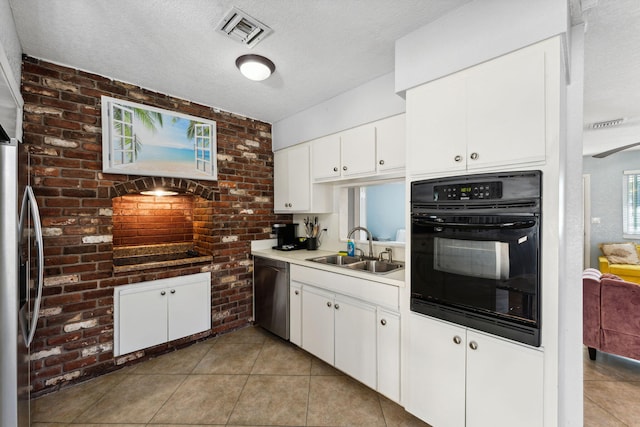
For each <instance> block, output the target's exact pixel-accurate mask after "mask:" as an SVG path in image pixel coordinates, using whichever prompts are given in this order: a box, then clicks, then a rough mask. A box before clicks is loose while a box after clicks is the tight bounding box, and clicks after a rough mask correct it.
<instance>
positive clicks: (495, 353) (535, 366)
mask: <svg viewBox="0 0 640 427" xmlns="http://www.w3.org/2000/svg"><path fill="white" fill-rule="evenodd" d="M543 363H544V359H543V353H542V351H540V350H536V349H532V348H528V347H525V346H522V345H518V344H515V343H511V342H508V341H505V340H503V339H500V338H494V337H490V336H487V335H484V334H479V333H476V332H473V331H467V427H481V426H487V425H491V426H492V427H507V426H518V427H541V426H542V425H543V398H542V393H543V366H544V365H543ZM434 424H435V425H440V424H438V423H434Z"/></svg>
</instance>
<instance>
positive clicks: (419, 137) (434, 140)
mask: <svg viewBox="0 0 640 427" xmlns="http://www.w3.org/2000/svg"><path fill="white" fill-rule="evenodd" d="M465 86H466V83H465V80H464V76H463V75H461V74H460V73H459V74H454V75H452V76H449V77H444V78H442V79H440V80H436V81H434V82H431V83H428V84H426V85H423V86H420V87H417V88H415V89H412V90H409V91H407V104H406V105H407V113H406V126H407V145H408V147H409V148H408V149H409V152H410V153H411V155H410V156H409V158H408V166H409V172H410V173H411V174H414V175H415V174H421V173H436V172H445V171H447V172H448V171H459V170H465V169H466V162H465V159H466V154H467V148H466V147H467V132H466V108H467V106H466V93H465V92H466V87H465Z"/></svg>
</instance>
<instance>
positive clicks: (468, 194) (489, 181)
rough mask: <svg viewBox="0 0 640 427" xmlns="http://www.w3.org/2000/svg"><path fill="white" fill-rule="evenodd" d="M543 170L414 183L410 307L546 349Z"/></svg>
mask: <svg viewBox="0 0 640 427" xmlns="http://www.w3.org/2000/svg"><path fill="white" fill-rule="evenodd" d="M541 179H542V174H541V172H540V171H525V172H502V173H495V174H482V175H469V176H462V177H460V176H458V177H452V178H440V179H432V180H426V181H416V182H413V183H412V184H411V222H412V223H411V310H412V311H415V312H419V313H423V314H426V315H429V316H433V317H437V318H440V319H444V320H448V321H451V322H454V323H458V324H461V325H464V326H468V327H471V328H474V329H478V330H481V331H485V332H489V333H492V334H495V335H499V336H502V337H505V338H509V339H512V340H515V341H519V342H523V343H526V344H530V345H534V346H540V230H541V228H540V221H541V218H540V213H541Z"/></svg>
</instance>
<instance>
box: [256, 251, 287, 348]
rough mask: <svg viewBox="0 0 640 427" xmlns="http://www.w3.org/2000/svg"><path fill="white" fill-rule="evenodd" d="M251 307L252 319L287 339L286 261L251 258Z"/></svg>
mask: <svg viewBox="0 0 640 427" xmlns="http://www.w3.org/2000/svg"><path fill="white" fill-rule="evenodd" d="M253 310H254V317H255V323H256V324H257V325H259V326H261V327H263V328H264V329H266V330H268V331H271V332H273V333H274V334H276V335H278V336H279V337H282V338H284V339H286V340H288V339H289V263H288V262H284V261H276V260H273V259H268V258H261V257H254V258H253Z"/></svg>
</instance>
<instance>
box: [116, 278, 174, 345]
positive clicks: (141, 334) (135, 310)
mask: <svg viewBox="0 0 640 427" xmlns="http://www.w3.org/2000/svg"><path fill="white" fill-rule="evenodd" d="M167 299H168V295H167V289H166V288H164V287H163V288H160V289H146V288H140V289H131V290H130V291H123V292H120V296H119V298H117V300H118V301H119V302H120V310H119V315H118V316H117V318H118V319H119V321H120V325H119V327H118V328H116V330H117V331H118V332H119V337H118V339H116V342H117V343H118V344H119V345H118V346H117V347H118V349H115V351H114V355H115V356H119V355H121V354H126V353H131V352H132V351H136V350H140V349H142V348H147V347H153V346H154V345H157V344H160V343H163V342H167V340H168V333H167V325H168V312H167Z"/></svg>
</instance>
